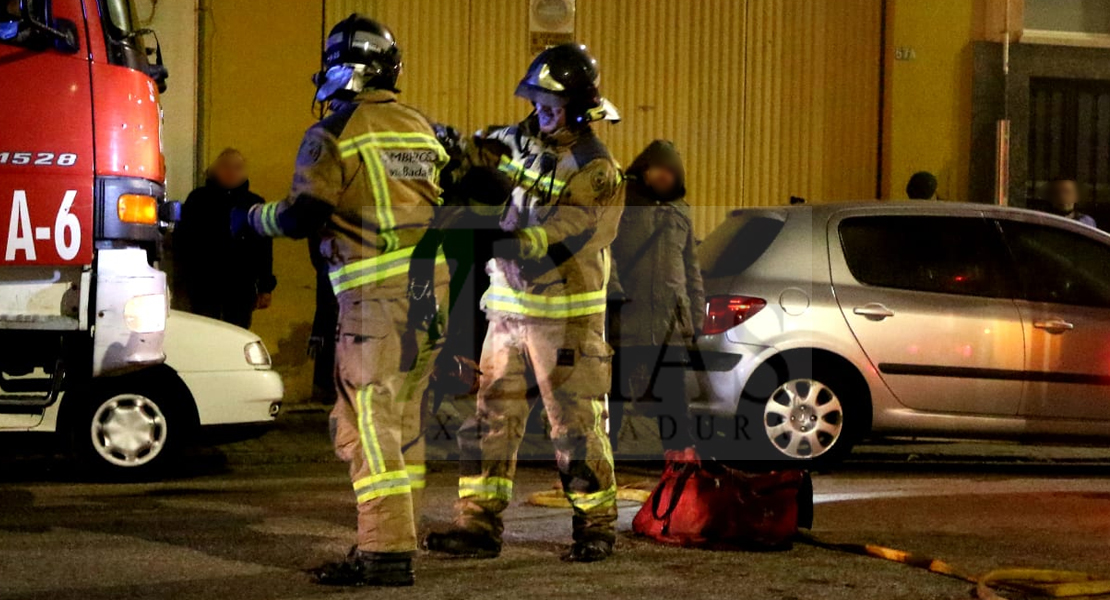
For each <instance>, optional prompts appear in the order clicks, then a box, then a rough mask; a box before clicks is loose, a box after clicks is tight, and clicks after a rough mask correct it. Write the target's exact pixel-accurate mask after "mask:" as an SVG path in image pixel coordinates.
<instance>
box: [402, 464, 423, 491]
mask: <svg viewBox="0 0 1110 600" xmlns="http://www.w3.org/2000/svg"><path fill="white" fill-rule="evenodd" d="M427 471H428V470H427V468H426V467H425V466H424V465H405V472H406V473H408V474H409V482H410V483H411V484H412V489H414V490H419V489H423V488H424V486H425V485H426V484H427V481H426V479H425V473H427Z"/></svg>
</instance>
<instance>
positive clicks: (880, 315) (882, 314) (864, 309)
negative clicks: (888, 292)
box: [852, 302, 894, 321]
mask: <svg viewBox="0 0 1110 600" xmlns="http://www.w3.org/2000/svg"><path fill="white" fill-rule="evenodd" d="M852 313H853V314H857V315H859V316H861V317H867V318H868V319H870V320H872V321H882V320H883V319H886V318H889V317H893V316H894V311H893V310H890V309H889V308H887V307H885V306H883V305H882V304H879V303H878V302H872V303H871V304H864V305H863V306H857V307H855V308H853V309H852Z"/></svg>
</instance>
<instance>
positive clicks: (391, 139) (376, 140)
mask: <svg viewBox="0 0 1110 600" xmlns="http://www.w3.org/2000/svg"><path fill="white" fill-rule="evenodd" d="M358 146H387V147H390V148H418V149H428V150H434V151H435V152H436V156H437V157H438V159H439V160H440V161H441V164H443V163H446V162H447V161H448V156H447V151H446V150H444V149H443V146H442V145H441V144H440V143H439V140H437V139H436V137H435V136H434V135H429V134H427V133H419V132H414V131H409V132H388V131H387V132H373V133H364V134H362V135H359V136H355V137H353V138H350V139H347V140H343V141H342V142H340V143H339V152H340V155H341V156H342V157H343V158H349V157H351V156H354V155H355V152H356V150H355V148H356V147H358Z"/></svg>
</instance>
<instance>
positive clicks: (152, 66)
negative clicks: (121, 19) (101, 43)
mask: <svg viewBox="0 0 1110 600" xmlns="http://www.w3.org/2000/svg"><path fill="white" fill-rule="evenodd" d="M131 35H133V36H148V35H149V36H151V37H153V38H154V48H153V49H151V48H150V47H149V46H147V45H146V44H145V43H144V44H143V46H144V47H146V48H147V51H146V54H147V57H150V56H152V55H153V56H154V62H152V63H151V62H150V61H147V62H148V63H149V64H148V65H147V66H146V68H145V71H146V74H147V75H148V76H149V77H150V78H151V79H153V80H154V83H156V84H157V85H158V93H159V94H164V93H166V79H167V78H169V76H170V72H169V69H167V68H166V64H165V62H164V61H163V60H162V42H161V41H160V40H159V39H158V33H157V32H155V31H154V30H153V29H139V30H138V31H136V32H135V33H133V34H131Z"/></svg>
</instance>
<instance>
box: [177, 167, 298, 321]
mask: <svg viewBox="0 0 1110 600" xmlns="http://www.w3.org/2000/svg"><path fill="white" fill-rule="evenodd" d="M206 174H207V176H208V179H207V182H206V183H205V184H204V186H202V187H199V188H197V189H195V190H193V192H192V193H191V194H189V197H188V198H186V200H185V204H184V205H183V206H182V207H181V220H180V221H179V222H178V224H177V229H176V231H175V233H174V238H175V239H174V242H175V244H174V249H175V256H174V259H175V265H176V268H177V270H178V272H177V276H178V277H180V278H181V279H182V281H183V283H184V291H185V295H186V299H187V301H188V303H189V309H190V311H191V312H193V313H195V314H198V315H204V316H206V317H212V318H214V319H219V320H221V321H226V322H228V323H231V324H233V325H238V326H239V327H243V328H249V327H250V325H251V316H252V314H253V313H254V311H255V309H256V308H257V309H264V308H269V306H270V302H271V300H272V293H273V291H274V288H275V287H276V286H277V279H276V278H275V277H274V271H273V243H272V242H271V240H270V238H263V237H259V236H249V237H247V236H243V237H233V236H232V235H231V211H232V209H235V208H241V209H247V208H250V207H251V206H253V205H255V204H258V203H261V202H264V200H263V199H262V198H261V197H260V196H258V195H257V194H255V193H253V192H251V191H250V182H249V181H248V179H247V171H246V161H245V160H244V159H243V155H242V154H241V153H240V152H239V151H238V150H235V149H233V148H228V149H226V150H224V151H223V152H221V153H220V155H219V156H218V157H217V158H216V160H215V162H213V163H212V166H211V167H209V168H208V171H207V173H206Z"/></svg>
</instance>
